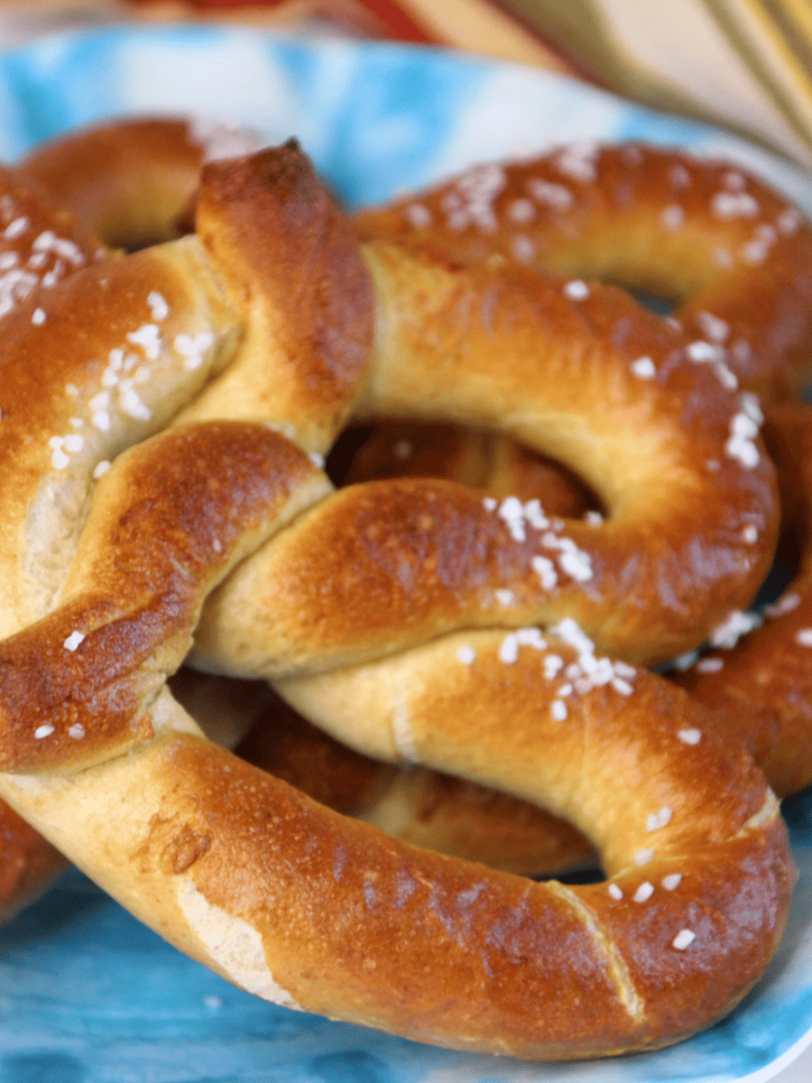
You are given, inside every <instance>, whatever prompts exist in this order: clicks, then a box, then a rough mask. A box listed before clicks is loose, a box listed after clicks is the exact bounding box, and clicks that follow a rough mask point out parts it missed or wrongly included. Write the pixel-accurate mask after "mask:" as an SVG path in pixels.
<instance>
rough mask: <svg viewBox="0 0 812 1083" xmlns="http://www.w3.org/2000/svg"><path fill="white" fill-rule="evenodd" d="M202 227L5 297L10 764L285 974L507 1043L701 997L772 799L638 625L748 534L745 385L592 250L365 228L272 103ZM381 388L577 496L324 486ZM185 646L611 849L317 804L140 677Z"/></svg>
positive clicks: (780, 847) (242, 974) (48, 819)
mask: <svg viewBox="0 0 812 1083" xmlns="http://www.w3.org/2000/svg"><path fill="white" fill-rule="evenodd" d="M197 230H198V231H197V236H193V237H187V238H184V239H182V240H179V241H175V242H172V243H169V244H166V245H162V246H156V247H155V248H152V249H149V250H147V251H144V252H141V253H137V254H135V255H132V256H128V257H122V258H118V259H115V258H111V259H109V260H107V261H106V262H104V263H100V264H99V265H98V266H92V267H90V268H88V269H86V270H84V271H81V272H79V273H77V274H76V275H74V276H72V277H71V278H70V279H67V280H66V281H65V282H64V283H63V284H62V285H61V286H60V287H59V288H58V290H54V291H53V293H52V295H51V297H50V300H49V304H48V308H47V311H46V318H45V319H44V320H40V321H38V322H37V323H36V324H35V325H32V321H31V315H32V313H31V309H30V307H28V308H27V307H26V306H25V305H23V306H21V307H19V308H18V309H17V310H15V311H14V312H12V313H10V314H9V317H8V321H7V326H6V327H5V330H4V333H5V342H4V345H5V350H6V358H7V360H6V362H5V369H4V381H3V385H2V396H3V400H4V401H2V402H0V408H2V417H3V422H2V427H0V457H2V459H3V466H4V468H3V470H2V471H0V478H1V479H2V480H0V501H2V507H3V524H4V526H3V543H2V546H1V547H0V555H1V556H2V560H3V561H4V565H5V567H4V572H5V574H4V575H2V576H0V614H1V615H2V616H1V617H0V619H2V622H3V626H2V630H3V632H4V634H5V636H6V638H5V639H4V640H3V641H2V642H0V766H2V769H3V771H4V772H5V774H3V775H2V776H0V790H1V791H2V794H3V796H4V797H5V798H6V799H7V800H9V802H10V803H11V804H12V805H14V806H15V807H16V808H17V809H18V810H19V811H20V812H21V813H22V814H24V815H25V817H26V818H27V819H28V820H29V821H30V822H31V823H32V824H33V825H34V826H36V827H37V828H38V829H39V830H41V831H43V832H44V833H45V834H46V836H47V837H48V838H50V839H51V840H53V841H54V843H55V844H56V845H58V846H59V847H60V848H61V849H62V850H63V851H64V852H65V853H66V854H67V855H68V856H69V857H70V858H71V859H72V860H74V861H75V862H76V863H77V864H78V865H79V866H80V867H81V868H83V869H85V870H86V871H87V872H88V873H89V874H90V875H91V876H92V877H93V878H94V879H96V880H97V881H98V882H99V883H100V884H102V885H103V886H104V887H105V888H106V889H107V890H109V891H111V893H112V894H113V895H115V896H116V897H117V898H119V899H120V900H121V901H122V902H123V903H124V905H126V906H128V907H129V908H130V909H132V911H133V912H134V913H136V914H137V915H139V916H140V917H141V918H142V919H143V920H145V921H146V922H147V923H148V924H151V925H152V926H153V927H155V928H156V929H158V931H159V932H161V933H162V934H163V935H164V936H166V937H167V938H168V939H169V940H170V941H172V942H173V943H175V944H177V945H178V946H179V947H181V948H182V949H183V950H185V951H187V952H188V953H189V954H191V955H192V956H193V957H195V958H198V959H200V960H201V961H203V962H205V963H207V964H208V965H209V966H211V967H213V968H214V969H215V970H217V971H218V972H220V973H221V974H223V975H224V976H225V977H227V978H228V979H229V980H231V981H234V982H235V983H236V984H238V985H240V986H242V987H243V988H245V989H248V990H249V991H251V992H254V993H256V994H258V995H260V996H263V997H266V998H267V999H270V1000H274V1001H277V1002H279V1003H282V1004H286V1005H288V1006H291V1007H297V1006H298V1007H302V1008H305V1009H307V1010H310V1011H316V1012H321V1013H324V1014H326V1015H328V1016H330V1017H333V1018H340V1019H346V1020H352V1021H355V1022H360V1023H364V1024H368V1025H372V1026H377V1027H382V1028H385V1029H387V1030H391V1031H394V1032H396V1033H400V1034H403V1035H406V1036H408V1037H413V1038H417V1039H420V1040H426V1041H432V1042H436V1043H439V1044H446V1045H451V1046H455V1047H458V1048H467V1049H473V1050H482V1051H488V1052H509V1053H512V1054H514V1055H517V1056H521V1057H545V1058H570V1057H574V1056H598V1055H604V1054H607V1053H617V1052H622V1051H625V1050H631V1049H641V1048H649V1047H656V1046H659V1045H663V1044H666V1043H669V1042H673V1041H676V1040H678V1039H679V1038H681V1037H684V1036H687V1035H688V1034H690V1033H692V1032H694V1031H695V1030H696V1029H697V1028H699V1027H702V1026H706V1025H707V1024H708V1023H709V1022H711V1021H712V1020H714V1019H716V1018H718V1017H719V1016H720V1015H722V1014H724V1013H725V1012H727V1011H728V1010H729V1009H730V1008H731V1007H732V1005H733V1004H735V1003H736V1002H738V1000H739V999H740V998H741V997H742V996H743V995H744V993H745V992H746V991H747V990H748V989H749V988H750V987H751V985H752V984H753V982H754V981H755V980H756V979H757V978H758V977H759V976H760V974H761V973H762V972H763V969H764V967H765V966H766V964H767V962H768V960H769V958H770V957H771V955H772V952H773V951H774V948H775V946H776V944H777V941H778V938H779V936H780V933H781V931H782V928H783V924H784V921H785V918H786V913H787V908H788V903H789V895H790V891H791V886H792V881H793V872H792V866H791V861H790V858H789V854H788V849H787V841H786V832H785V829H784V826H783V823H782V821H781V818H780V816H779V812H778V806H777V802H776V800H775V798H774V797H773V795H772V794H771V792H770V791H769V789H768V787H767V785H766V783H765V781H764V779H763V776H762V775H761V774H760V772H759V771H758V770H757V769H756V768H755V766H754V765H753V763H752V761H751V760H750V759H749V757H748V756H747V755H746V753H745V752H744V751H743V750H741V749H738V748H736V747H726V746H724V745H723V744H721V743H719V742H718V741H716V740H715V739H714V737H713V736H712V735H711V734H710V732H705V729H704V723H705V721H706V717H705V715H704V713H703V710H702V708H701V707H699V706H698V705H697V704H696V703H695V702H694V701H693V700H692V699H691V698H690V697H689V696H688V695H687V694H686V693H684V692H683V691H681V690H680V689H677V688H674V687H672V686H671V685H669V684H667V683H666V682H665V681H663V680H661V679H659V678H658V677H655V676H653V675H651V674H649V673H647V672H645V671H643V670H639V669H637V668H636V664H637V663H642V662H650V661H657V660H660V659H663V658H666V657H670V656H671V655H673V654H675V653H677V652H679V651H682V650H685V649H687V648H689V647H691V646H695V645H696V644H697V643H699V642H701V641H702V639H703V638H704V637H705V635H706V634H707V632H708V631H709V629H710V628H712V627H714V626H715V625H716V624H718V622H719V621H720V619H721V618H722V617H723V616H724V615H725V614H727V613H728V612H729V611H730V609H731V608H735V607H738V606H740V605H742V604H744V603H745V602H746V601H748V600H749V598H750V597H751V595H752V594H753V593H754V591H755V589H756V588H757V586H758V584H759V583H760V581H761V579H762V578H763V575H764V573H765V571H766V569H767V567H768V566H769V563H770V560H771V558H772V553H773V550H774V547H775V540H776V529H777V528H776V494H775V479H774V476H773V469H772V466H771V464H770V461H769V459H768V458H767V456H766V455H765V454H763V448H762V444H761V440H760V436H759V434H758V427H759V417H760V415H759V410H758V405H757V402H756V400H755V399H754V398H753V396H752V395H751V394H749V393H747V392H744V393H743V392H740V391H739V390H737V389H734V388H732V387H731V386H730V385H729V382H728V381H726V380H724V379H720V377H719V373H718V371H716V370H715V369H713V368H712V367H709V366H707V365H697V364H696V363H695V361H694V360H693V359H692V358H691V356H690V351H689V349H688V346H689V341H688V340H687V339H686V338H685V337H684V336H683V335H682V334H681V333H680V332H679V330H678V329H676V328H675V327H673V326H670V325H668V324H666V323H664V322H662V321H660V320H659V319H657V318H656V317H654V316H652V315H650V314H647V313H646V312H645V311H644V310H643V309H641V308H640V306H638V305H637V304H636V303H635V302H633V301H632V300H631V299H630V298H629V297H628V296H627V295H626V294H624V293H622V292H620V291H618V290H614V289H610V288H601V287H598V286H590V287H589V288H588V289H587V291H586V293H584V291H583V289H581V288H578V289H576V290H573V289H572V288H571V284H570V281H569V279H567V278H566V277H562V276H560V275H558V274H554V273H552V272H551V273H550V274H549V275H548V276H541V277H540V276H539V275H538V274H536V273H528V272H525V271H524V270H522V269H520V268H514V269H507V268H495V267H481V268H469V269H460V268H457V267H454V266H450V265H448V264H447V263H445V262H444V261H442V260H436V259H431V258H428V257H427V256H425V255H418V254H415V253H413V252H412V253H410V252H408V251H406V250H405V249H401V248H399V247H397V246H396V245H393V244H389V243H385V242H381V241H375V242H370V243H368V244H364V245H362V246H360V247H359V246H358V245H357V243H356V242H355V240H354V239H353V235H352V232H351V229H350V227H349V226H348V225H347V223H346V222H345V220H344V219H343V217H342V216H341V214H340V213H339V212H338V211H337V209H336V208H335V206H334V205H333V202H332V200H331V199H330V198H329V197H328V196H327V194H326V193H325V192H324V191H323V190H322V188H321V186H320V185H319V183H318V181H317V180H316V178H315V177H314V175H313V173H312V170H311V169H310V166H309V163H308V162H307V161H306V159H305V158H304V156H303V155H302V154H301V153H300V151H299V150H298V148H297V147H296V146H295V145H293V144H290V145H286V146H284V147H281V148H275V149H271V150H269V151H266V152H263V153H261V154H259V155H256V156H253V157H248V158H245V159H237V160H233V161H230V162H227V163H219V164H213V165H211V166H209V167H207V168H206V169H205V171H204V174H203V185H202V190H201V194H200V199H199V204H198V221H197ZM89 296H91V297H93V299H94V306H93V307H94V322H93V323H92V324H90V323H89V321H88V315H87V300H86V299H87V298H88V297H89ZM641 358H646V359H647V362H648V363H647V364H646V365H645V366H640V365H639V364H638V362H639V361H640V359H641ZM389 414H411V415H415V416H426V417H446V418H449V419H451V420H453V421H457V422H463V423H466V424H475V425H479V426H485V427H492V428H496V429H499V430H500V431H503V432H506V433H508V434H510V435H512V436H515V437H517V438H519V439H521V440H523V441H524V442H526V443H528V444H529V445H530V446H531V447H535V448H537V449H538V450H539V451H542V452H545V453H549V454H552V455H554V456H555V457H556V458H558V459H561V460H562V461H564V462H567V463H569V464H571V465H572V466H573V468H575V469H577V470H578V472H579V473H580V474H582V475H583V476H584V477H585V478H586V479H587V481H588V482H589V484H590V485H591V486H592V487H593V488H594V490H595V491H596V492H597V493H598V494H599V495H600V497H601V500H602V502H603V504H604V506H605V507H606V509H607V517H606V519H605V520H604V521H602V522H600V523H595V522H583V521H568V520H563V519H562V520H555V519H548V517H547V516H545V514H544V511H543V508H542V507H541V506H540V505H539V504H538V503H535V502H530V503H528V504H521V503H519V502H511V501H509V500H507V501H503V502H501V503H495V502H491V501H489V500H487V499H486V500H484V501H483V498H482V494H476V493H473V492H471V491H468V490H465V489H462V488H460V487H458V486H456V485H454V484H453V483H451V482H442V481H438V482H431V481H425V480H423V481H421V480H411V481H410V480H397V481H391V482H380V483H370V484H365V485H358V486H353V487H351V488H348V489H345V490H341V491H338V492H333V491H332V488H331V486H330V484H329V482H328V481H327V478H326V476H325V475H324V473H323V472H322V470H321V469H320V466H319V462H320V457H321V456H323V455H324V454H325V453H326V452H327V451H328V450H329V448H330V446H331V445H332V443H333V441H334V440H335V437H336V435H337V433H338V432H339V431H340V429H341V428H342V426H343V425H344V424H345V423H346V422H347V421H348V420H350V419H353V418H355V419H366V418H372V417H376V416H384V415H389ZM627 430H633V431H645V432H647V433H648V437H647V440H646V444H645V447H643V448H641V446H640V443H639V442H637V441H635V442H632V441H629V440H628V439H627V438H626V436H625V435H624V434H625V433H626V431H627ZM700 599H701V604H700ZM540 628H544V629H547V630H545V631H544V632H542V631H540V630H539V629H540ZM190 650H192V651H193V654H194V657H195V658H196V659H197V661H198V663H199V664H201V665H206V666H209V667H210V668H219V669H223V670H227V671H230V672H232V673H234V674H237V675H247V676H263V677H266V678H268V679H270V680H272V681H274V682H275V683H276V684H277V686H278V687H279V688H280V689H281V690H282V691H283V693H284V694H285V696H286V697H287V698H289V699H290V700H291V701H295V702H296V703H297V704H299V705H304V706H305V708H306V711H307V713H308V714H309V715H310V716H311V717H314V718H316V719H317V720H318V721H320V722H321V723H322V724H323V725H325V726H326V727H328V728H332V729H333V730H334V731H336V732H338V733H339V735H340V736H342V737H343V738H344V739H347V740H348V741H349V742H350V743H352V744H354V745H355V746H356V747H359V748H362V749H363V750H365V751H367V752H371V753H372V754H375V755H378V756H380V757H382V758H389V759H396V760H403V759H409V760H420V761H421V762H424V763H426V764H428V765H430V766H432V767H436V768H439V769H440V770H450V771H452V772H454V773H459V774H462V775H464V776H466V777H469V778H471V779H473V780H475V781H479V782H483V783H485V784H488V785H491V786H494V787H496V788H500V789H504V790H507V791H509V792H511V793H514V794H516V795H518V796H521V797H524V798H527V799H529V800H531V801H534V802H537V803H541V804H545V805H547V806H549V807H550V808H551V809H552V810H553V811H554V812H557V813H558V814H560V815H563V816H566V817H568V818H571V819H572V820H573V822H574V823H575V824H576V825H577V826H578V827H579V828H581V829H582V830H584V831H585V832H586V833H587V834H588V835H589V836H590V837H591V838H592V839H593V840H594V841H595V842H596V844H597V845H598V847H599V848H600V851H601V855H602V860H603V863H604V866H605V868H606V871H607V874H608V876H609V882H608V884H606V883H603V884H598V885H590V886H587V887H583V888H578V889H569V888H565V887H563V886H562V885H560V884H556V883H552V882H551V883H545V884H532V883H529V882H527V881H525V880H523V879H521V878H518V877H514V876H511V875H509V874H505V873H496V872H488V871H486V870H485V869H483V868H482V867H480V866H472V865H468V864H466V863H464V862H460V861H456V860H453V859H450V858H444V857H441V856H438V855H433V854H429V853H427V852H424V851H421V850H415V849H412V848H410V847H408V846H405V845H403V844H399V843H396V842H393V841H391V840H386V839H385V838H384V837H383V836H381V835H380V834H378V833H377V832H375V831H374V830H372V829H370V828H368V827H367V826H365V825H363V824H358V823H352V822H349V821H347V820H345V819H344V818H342V817H340V816H337V815H336V814H334V813H331V812H329V811H328V810H326V809H324V808H323V807H321V806H319V805H317V804H315V803H314V802H312V801H310V800H308V799H307V798H305V797H304V796H303V795H301V794H299V793H298V792H297V791H295V790H293V789H292V788H290V787H288V786H286V785H285V784H284V783H282V782H279V781H277V780H274V779H272V778H271V777H270V776H268V775H266V774H264V773H263V772H262V771H260V770H258V769H256V768H252V767H250V766H248V765H247V764H245V763H243V762H241V761H240V760H238V759H237V758H236V757H234V756H232V755H231V754H230V753H228V752H226V751H223V750H221V749H219V748H217V747H216V746H214V745H212V744H211V743H210V742H208V741H206V740H205V738H204V737H203V736H202V734H201V732H200V731H199V730H198V728H197V726H196V725H195V723H194V722H193V720H192V719H191V718H190V717H189V716H188V715H186V713H185V712H184V711H183V710H182V709H181V708H180V706H179V705H178V703H177V702H176V701H175V700H174V699H173V698H172V696H171V694H170V693H169V691H168V689H167V686H166V677H167V675H168V674H171V673H173V672H174V671H175V670H176V669H177V668H178V667H179V666H180V664H181V662H182V661H183V659H184V658H185V657H186V656H187V655H188V654H189V652H190ZM609 655H613V656H615V657H617V658H622V659H623V661H612V660H610V657H609ZM508 720H509V724H508ZM711 795H712V797H713V800H710V797H711ZM720 795H721V796H720ZM576 959H577V965H575V960H576ZM429 975H430V980H429V978H428V977H427V976H429ZM531 1005H532V1007H531ZM573 1005H578V1006H579V1010H577V1011H573V1009H572V1006H573Z"/></svg>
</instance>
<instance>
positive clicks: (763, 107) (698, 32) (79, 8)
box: [0, 0, 812, 167]
mask: <svg viewBox="0 0 812 1083" xmlns="http://www.w3.org/2000/svg"><path fill="white" fill-rule="evenodd" d="M130 20H132V21H145V20H146V21H148V20H152V21H161V20H163V21H178V20H183V21H188V20H218V21H224V20H225V21H232V22H239V23H242V24H247V25H257V26H263V27H266V28H269V27H270V28H275V29H279V30H281V31H284V32H286V33H287V32H289V33H295V34H313V33H322V34H323V33H329V34H338V35H344V36H350V37H355V38H362V39H371V40H375V39H394V40H399V41H410V42H416V43H422V44H425V45H439V46H446V47H452V48H458V49H463V50H467V51H470V52H474V53H479V54H481V55H485V56H489V57H493V58H496V59H500V60H508V61H518V62H522V63H529V64H535V65H538V66H540V67H542V68H546V69H548V70H551V71H555V72H558V73H560V74H564V75H569V76H572V77H573V78H577V79H583V80H585V81H587V82H589V83H591V84H593V85H596V86H600V87H603V88H604V89H608V90H612V91H615V92H617V93H619V94H622V95H624V96H625V97H627V98H630V99H632V100H634V101H638V102H641V103H643V104H645V105H651V106H655V107H657V108H661V109H666V110H668V111H670V112H674V113H679V114H682V115H686V116H690V117H696V118H700V119H703V120H710V121H712V122H714V123H717V124H721V125H723V126H726V127H728V128H730V129H732V130H734V131H737V132H739V133H741V134H745V135H747V136H748V137H749V138H751V139H754V140H756V141H757V142H760V143H763V144H765V145H768V146H770V147H773V148H775V149H777V150H780V151H781V152H782V153H784V154H786V155H788V156H789V157H791V158H793V159H794V160H796V161H798V162H800V163H801V164H803V165H805V166H807V167H812V2H810V0H656V3H652V2H641V0H253V2H246V0H0V45H2V44H14V43H15V42H17V41H21V40H28V39H30V38H31V36H32V35H37V34H40V33H45V32H48V31H51V30H54V29H58V28H64V27H75V26H84V25H92V24H94V23H98V22H109V21H119V22H120V21H130Z"/></svg>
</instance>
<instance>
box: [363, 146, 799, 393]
mask: <svg viewBox="0 0 812 1083" xmlns="http://www.w3.org/2000/svg"><path fill="white" fill-rule="evenodd" d="M356 222H357V226H358V229H359V231H360V232H361V234H362V235H363V236H368V237H371V236H378V237H398V238H400V239H402V240H403V241H407V240H408V241H411V242H414V243H417V244H420V245H427V246H429V247H431V248H432V249H433V250H435V251H440V252H443V253H445V254H446V255H448V256H450V257H452V258H454V259H455V260H460V261H463V262H470V261H480V260H482V259H484V258H494V257H498V258H501V259H504V260H507V261H510V262H518V263H520V264H523V265H526V266H537V267H545V268H554V269H557V270H559V271H562V272H564V273H565V274H569V275H574V276H578V277H581V278H599V279H602V280H604V281H610V282H615V283H619V284H621V285H624V286H626V287H628V288H632V289H635V290H641V291H643V292H645V293H649V294H652V295H654V296H655V297H660V298H666V299H669V300H670V301H672V302H675V303H676V308H675V311H674V316H675V318H677V319H678V320H679V321H680V323H681V324H682V325H683V327H684V328H685V333H686V334H688V335H689V336H691V337H693V338H694V339H695V341H696V346H695V350H696V353H697V359H699V358H700V356H701V357H702V358H703V359H704V360H706V361H708V362H709V363H711V364H724V365H725V366H726V367H727V368H728V369H730V370H731V372H732V373H733V374H734V375H735V376H736V377H737V378H738V380H739V381H740V382H741V384H742V386H746V387H750V388H752V389H754V390H756V391H757V392H758V393H759V394H761V395H763V396H765V397H776V396H779V395H786V394H788V393H792V392H796V391H799V390H801V389H802V388H803V387H804V386H805V384H806V383H807V381H808V378H809V374H810V356H812V351H811V350H810V341H812V270H811V268H812V231H810V229H809V226H808V224H807V223H806V221H805V220H804V218H803V216H802V215H801V214H800V212H799V211H798V210H797V208H795V207H794V206H792V205H791V204H789V203H788V202H787V201H786V200H785V199H784V198H782V197H781V196H779V195H778V194H776V193H775V192H774V191H772V190H771V189H770V188H769V187H768V186H767V185H765V184H764V183H763V182H762V181H760V180H759V179H758V178H756V177H755V176H753V175H751V174H749V173H748V172H747V171H746V170H744V169H742V168H739V167H738V166H733V165H731V164H730V163H728V162H722V161H709V160H706V159H701V158H697V157H694V156H692V155H690V154H687V153H684V152H680V151H678V150H673V149H664V148H661V147H655V146H649V145H645V144H635V143H625V144H620V145H608V144H607V145H602V144H599V143H596V142H582V143H572V144H567V145H563V146H560V147H556V148H554V149H552V150H551V151H548V152H547V153H545V154H543V155H540V156H538V157H535V158H532V159H524V160H520V161H513V162H505V163H498V162H485V163H482V164H480V165H476V166H473V167H471V168H469V169H468V170H466V171H465V172H463V173H461V174H460V175H458V176H456V177H453V178H451V179H449V180H447V181H446V182H445V183H441V184H439V185H437V186H436V187H433V188H430V189H427V190H425V191H419V192H415V193H410V194H407V195H404V196H402V197H400V198H398V199H396V200H394V201H393V202H391V203H390V204H388V205H384V206H381V207H372V208H369V209H367V210H365V211H364V212H362V213H360V214H359V215H358V216H357V217H356Z"/></svg>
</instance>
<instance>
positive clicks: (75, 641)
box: [62, 632, 85, 651]
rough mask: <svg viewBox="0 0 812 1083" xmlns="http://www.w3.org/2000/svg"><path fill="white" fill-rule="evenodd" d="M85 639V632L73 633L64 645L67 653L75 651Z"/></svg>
mask: <svg viewBox="0 0 812 1083" xmlns="http://www.w3.org/2000/svg"><path fill="white" fill-rule="evenodd" d="M84 638H85V635H84V632H71V634H70V635H69V636H68V638H67V639H66V640H65V642H64V643H63V644H62V645H63V647H64V648H65V650H67V651H75V650H76V648H77V647H78V646H79V644H80V643H81V642H82V641H83V640H84Z"/></svg>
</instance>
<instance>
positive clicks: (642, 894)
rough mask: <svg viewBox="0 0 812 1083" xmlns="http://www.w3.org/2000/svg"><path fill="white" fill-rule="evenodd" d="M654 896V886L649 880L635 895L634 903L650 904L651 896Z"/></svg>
mask: <svg viewBox="0 0 812 1083" xmlns="http://www.w3.org/2000/svg"><path fill="white" fill-rule="evenodd" d="M653 894H654V884H650V883H649V882H648V880H646V881H645V882H644V883H642V884H641V885H640V887H639V888H638V889H637V891H635V893H634V896H633V897H634V901H635V902H636V903H644V902H648V900H649V899H650V898H651V896H652V895H653Z"/></svg>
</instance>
